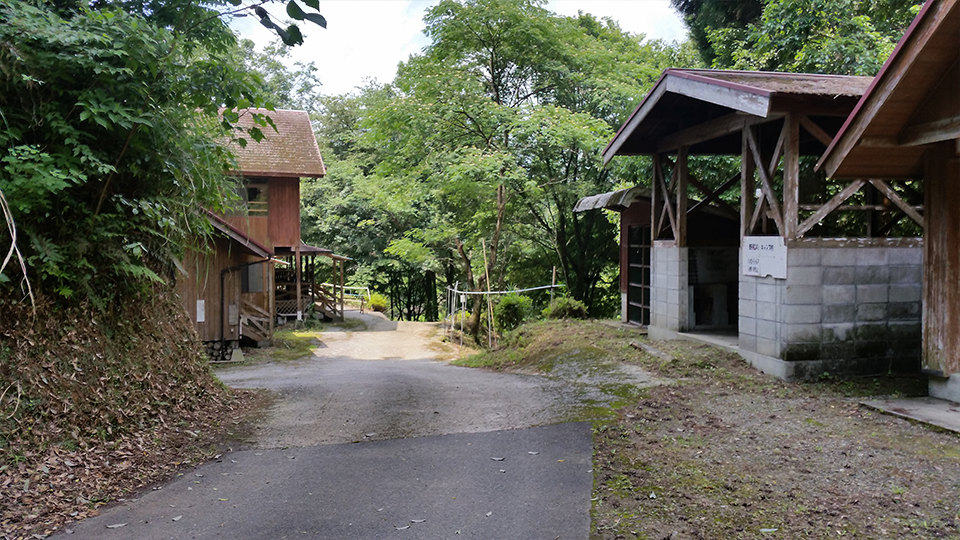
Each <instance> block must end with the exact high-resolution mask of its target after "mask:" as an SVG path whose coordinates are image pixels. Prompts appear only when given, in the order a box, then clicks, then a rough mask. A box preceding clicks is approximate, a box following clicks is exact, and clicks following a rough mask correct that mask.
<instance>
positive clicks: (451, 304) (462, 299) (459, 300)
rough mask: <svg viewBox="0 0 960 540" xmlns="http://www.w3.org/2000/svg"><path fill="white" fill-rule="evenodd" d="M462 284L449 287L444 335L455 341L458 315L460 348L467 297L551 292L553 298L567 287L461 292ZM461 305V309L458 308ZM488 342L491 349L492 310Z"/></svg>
mask: <svg viewBox="0 0 960 540" xmlns="http://www.w3.org/2000/svg"><path fill="white" fill-rule="evenodd" d="M459 287H460V282H459V281H458V282H456V283H455V284H454V285H453V287H447V306H446V307H447V313H448V314H449V319H450V324H449V327H448V325H447V318H444V320H443V335H444V336H446V335H447V331H448V330H449V332H450V341H451V342H453V340H454V326H455V322H456V317H457V315H459V316H460V346H461V347H462V346H463V324H464V321H465V320H466V315H467V297H469V296H477V295H482V296H488V295H501V294H519V293H525V292H531V291H543V290H547V289H549V290H550V297H551V299H552V297H553V290H554V289H560V288H563V287H566V285H564V284H563V283H557V284H555V285H541V286H539V287H529V288H526V289H513V290H509V291H461V290H460V289H459ZM458 305H459V309H457V306H458ZM487 318H488V321H487V340H488V342H489V343H488V345H489V346H490V347H492V346H493V313H492V312H491V310H490V309H487Z"/></svg>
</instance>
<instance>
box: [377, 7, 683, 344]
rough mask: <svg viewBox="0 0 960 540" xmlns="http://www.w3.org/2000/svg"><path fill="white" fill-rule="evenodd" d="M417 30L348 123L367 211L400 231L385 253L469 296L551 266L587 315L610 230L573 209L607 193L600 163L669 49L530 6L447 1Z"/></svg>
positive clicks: (605, 264)
mask: <svg viewBox="0 0 960 540" xmlns="http://www.w3.org/2000/svg"><path fill="white" fill-rule="evenodd" d="M425 21H426V24H427V30H426V32H427V34H428V35H429V36H430V37H431V38H432V40H433V41H432V44H431V45H430V46H429V47H428V48H427V49H426V50H425V51H424V53H423V54H422V55H418V56H415V57H412V58H411V59H410V60H409V61H408V62H406V63H404V64H402V65H401V67H400V70H399V73H398V76H397V79H396V80H395V81H394V85H393V91H394V92H395V96H394V97H392V98H391V99H390V101H389V102H385V103H383V105H382V106H380V107H375V108H371V109H369V110H368V111H367V114H366V115H365V116H364V117H363V120H362V122H361V124H360V125H361V129H362V132H363V134H362V140H363V141H364V144H366V145H367V146H369V147H375V148H377V149H378V152H379V154H378V158H379V159H378V161H377V164H376V166H375V167H374V168H373V170H372V172H371V174H372V175H373V176H375V177H377V179H378V180H377V189H378V195H377V198H376V200H377V206H379V207H381V208H384V209H389V210H388V214H389V215H391V216H397V215H404V216H410V221H409V222H410V223H412V224H413V225H412V227H410V228H408V229H407V230H406V231H405V233H404V234H403V235H402V236H401V237H394V238H393V239H392V240H391V244H390V246H389V248H388V250H387V253H388V254H390V255H392V256H394V257H397V258H399V259H400V260H403V261H405V262H408V263H411V264H416V265H419V266H418V268H421V269H423V271H427V269H429V271H434V272H441V271H442V272H443V273H444V274H445V275H446V276H448V281H449V282H450V284H451V285H452V281H453V280H454V279H457V280H459V281H460V282H461V283H467V284H468V287H470V288H471V289H472V290H485V289H486V288H487V287H488V286H489V287H490V288H493V289H498V288H502V287H504V286H508V285H514V286H517V285H528V284H534V285H541V284H543V283H544V281H546V280H549V279H550V273H551V270H550V269H551V267H552V266H558V267H559V268H560V270H561V273H562V276H563V279H564V280H565V281H566V283H567V285H568V288H569V289H570V291H571V292H572V293H573V294H574V295H575V296H576V297H578V298H582V299H585V300H587V301H588V302H589V303H591V305H592V306H593V307H594V308H598V307H599V306H600V305H601V304H602V302H600V301H599V299H598V298H595V297H594V296H595V293H596V291H597V282H598V278H599V276H600V275H601V274H602V273H603V269H604V268H610V267H612V266H613V265H615V261H616V247H615V244H614V242H615V239H616V233H615V226H614V224H612V223H611V222H610V221H609V220H607V219H606V217H605V216H603V215H600V214H585V215H574V214H573V213H572V208H573V205H574V204H575V202H576V200H577V199H578V198H579V197H582V196H584V195H588V194H592V193H596V192H598V191H605V190H607V189H610V188H611V187H612V186H613V185H614V181H613V180H612V179H611V178H610V176H609V171H608V170H605V169H603V168H602V167H601V163H600V161H599V152H600V150H601V149H602V148H603V146H604V145H605V144H606V143H607V141H608V140H609V138H610V137H611V136H612V133H613V129H614V127H615V126H619V124H620V122H621V121H622V120H623V119H624V118H625V117H626V115H627V114H629V112H631V111H632V109H633V107H635V105H636V103H637V102H638V101H639V97H640V96H641V95H642V94H643V92H644V91H645V90H646V88H647V87H649V85H650V84H652V82H653V81H654V80H655V79H656V77H658V76H659V74H660V71H661V69H662V67H664V64H665V63H666V62H668V59H669V58H672V54H673V50H672V49H671V48H669V47H667V46H665V45H663V44H661V43H656V42H655V43H647V44H644V43H643V41H642V37H637V36H631V35H628V34H625V33H624V32H622V31H621V30H620V29H619V28H618V27H617V26H616V24H615V23H613V22H612V21H598V20H596V19H595V18H593V17H591V16H589V15H583V14H581V15H580V16H579V17H574V18H567V17H557V16H555V15H553V14H552V13H549V12H547V11H546V10H544V9H542V8H541V7H540V3H539V2H527V1H504V0H477V1H468V2H455V1H452V0H447V1H444V2H441V3H439V4H438V5H437V6H436V7H435V8H434V9H432V10H431V11H430V12H429V13H428V14H427V17H426V19H425ZM667 51H669V52H667ZM484 250H485V251H484ZM484 259H485V260H486V264H484ZM507 263H510V264H507ZM453 265H456V266H455V267H454V266H453ZM453 268H459V270H457V271H451V270H452V269H453ZM487 276H489V282H490V283H489V284H488V283H487V281H488V278H487ZM534 276H536V277H534ZM531 281H533V283H531ZM479 312H480V302H479V301H477V302H476V303H475V305H474V309H473V312H472V320H473V322H474V324H473V325H472V326H473V328H474V329H475V330H476V329H477V328H478V327H479V325H478V324H476V323H477V322H478V321H479Z"/></svg>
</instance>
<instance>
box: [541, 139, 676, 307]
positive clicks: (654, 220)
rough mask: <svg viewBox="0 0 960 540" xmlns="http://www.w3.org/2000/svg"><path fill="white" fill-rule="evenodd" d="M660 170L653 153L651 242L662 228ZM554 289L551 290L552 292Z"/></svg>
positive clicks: (656, 156) (657, 160) (657, 236)
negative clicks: (659, 199)
mask: <svg viewBox="0 0 960 540" xmlns="http://www.w3.org/2000/svg"><path fill="white" fill-rule="evenodd" d="M659 170H660V156H659V155H657V154H654V155H653V177H652V178H651V179H650V187H651V189H650V243H651V244H652V243H653V241H654V240H656V239H657V238H659V237H660V228H659V225H658V223H657V218H658V216H657V178H658V176H659V174H658V173H657V171H659ZM552 292H553V291H552V290H551V293H552Z"/></svg>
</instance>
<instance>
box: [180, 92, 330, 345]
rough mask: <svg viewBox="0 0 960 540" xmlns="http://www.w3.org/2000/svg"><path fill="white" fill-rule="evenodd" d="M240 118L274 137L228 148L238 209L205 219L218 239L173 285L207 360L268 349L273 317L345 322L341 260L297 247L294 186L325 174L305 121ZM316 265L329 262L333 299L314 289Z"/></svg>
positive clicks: (299, 117)
mask: <svg viewBox="0 0 960 540" xmlns="http://www.w3.org/2000/svg"><path fill="white" fill-rule="evenodd" d="M240 114H241V116H240V121H239V122H238V124H239V125H240V126H242V127H247V128H249V127H252V126H253V124H254V122H253V115H254V114H260V115H265V116H269V117H270V119H271V120H272V122H273V124H274V125H275V126H276V130H273V129H272V128H271V127H263V128H261V129H262V132H263V135H264V139H263V140H261V141H260V142H254V141H252V140H251V141H249V142H248V144H246V146H240V145H239V144H236V143H231V145H230V146H231V150H232V151H233V153H234V154H235V155H236V161H237V167H236V170H235V171H231V174H234V175H236V176H237V177H239V178H240V181H241V186H240V193H239V195H240V199H241V203H240V204H239V205H238V206H237V207H236V208H235V209H234V210H233V211H231V212H228V213H227V214H226V215H215V214H213V213H209V212H208V214H209V216H210V220H211V223H212V224H213V226H214V229H215V231H216V233H217V234H215V235H214V239H213V241H212V245H211V246H209V248H210V249H209V250H208V251H205V252H191V253H188V254H187V257H186V260H185V268H186V269H187V271H188V276H187V277H186V279H182V280H180V281H179V282H178V290H179V292H180V295H181V298H182V299H183V301H184V305H185V307H186V309H187V313H188V314H189V315H190V316H191V318H192V319H193V321H194V322H195V324H196V328H197V331H198V332H199V333H200V336H201V339H202V340H203V341H204V342H206V343H207V344H208V350H209V351H210V352H211V353H212V354H213V356H218V355H219V356H225V355H227V354H228V351H230V350H232V349H233V348H235V347H236V346H237V345H238V344H239V343H240V340H241V339H242V338H246V339H248V340H250V341H252V342H254V343H257V344H266V343H268V342H269V341H270V340H271V339H272V336H273V329H274V324H275V322H276V321H277V319H278V317H279V318H281V319H282V318H284V317H298V318H299V317H302V316H303V315H304V314H305V313H307V311H308V309H310V308H311V307H312V308H313V309H315V310H317V311H318V312H320V313H323V314H324V316H326V317H328V318H331V319H337V318H341V317H342V316H343V293H342V285H343V283H342V281H343V263H344V260H345V258H344V257H339V256H336V255H334V254H333V253H332V252H331V251H330V250H329V249H324V248H318V247H314V246H309V245H306V244H304V243H303V242H302V240H301V239H300V179H301V178H320V177H323V175H324V174H325V172H326V169H325V167H324V164H323V159H322V157H321V156H320V149H319V148H318V146H317V141H316V137H315V135H314V133H313V128H312V126H311V124H310V117H309V115H308V114H307V113H306V112H305V111H289V110H277V111H267V110H263V109H250V110H246V111H241V113H240ZM317 257H326V258H329V259H331V260H332V264H333V268H334V275H335V276H337V277H338V280H339V281H340V283H339V285H340V286H341V287H340V289H339V292H337V291H336V290H335V289H334V290H330V289H327V288H325V287H324V286H323V285H321V284H318V283H316V275H317V269H318V265H317V260H316V258H317ZM278 266H279V268H278Z"/></svg>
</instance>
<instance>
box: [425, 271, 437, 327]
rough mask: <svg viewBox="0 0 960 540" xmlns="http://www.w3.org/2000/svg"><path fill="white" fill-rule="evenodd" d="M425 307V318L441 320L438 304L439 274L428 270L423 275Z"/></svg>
mask: <svg viewBox="0 0 960 540" xmlns="http://www.w3.org/2000/svg"><path fill="white" fill-rule="evenodd" d="M423 307H424V319H426V320H427V321H430V322H433V321H438V320H440V312H439V309H438V306H437V274H436V273H435V272H434V271H433V270H427V271H426V272H425V273H424V276H423Z"/></svg>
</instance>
